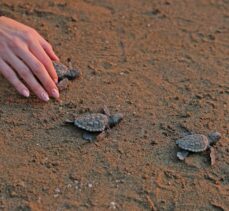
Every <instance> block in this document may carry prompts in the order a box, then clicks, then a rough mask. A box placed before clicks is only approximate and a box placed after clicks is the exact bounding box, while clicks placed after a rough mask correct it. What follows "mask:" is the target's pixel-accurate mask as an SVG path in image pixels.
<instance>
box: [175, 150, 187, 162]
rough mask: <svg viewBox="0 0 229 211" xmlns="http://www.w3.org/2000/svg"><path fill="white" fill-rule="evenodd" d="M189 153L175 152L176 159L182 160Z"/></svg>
mask: <svg viewBox="0 0 229 211" xmlns="http://www.w3.org/2000/svg"><path fill="white" fill-rule="evenodd" d="M188 154H189V152H188V151H186V150H182V151H180V152H177V157H178V159H179V160H184V159H185V158H186V157H187V156H188Z"/></svg>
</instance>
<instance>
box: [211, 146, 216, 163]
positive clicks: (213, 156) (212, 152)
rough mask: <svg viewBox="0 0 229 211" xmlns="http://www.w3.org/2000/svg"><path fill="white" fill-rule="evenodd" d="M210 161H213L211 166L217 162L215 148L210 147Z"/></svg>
mask: <svg viewBox="0 0 229 211" xmlns="http://www.w3.org/2000/svg"><path fill="white" fill-rule="evenodd" d="M210 159H211V165H212V166H213V165H214V164H215V160H216V155H215V149H214V148H213V147H210Z"/></svg>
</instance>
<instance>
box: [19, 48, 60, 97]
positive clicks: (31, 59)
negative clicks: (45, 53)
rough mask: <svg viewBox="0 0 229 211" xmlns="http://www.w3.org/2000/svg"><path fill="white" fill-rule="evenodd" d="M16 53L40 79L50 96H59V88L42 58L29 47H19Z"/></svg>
mask: <svg viewBox="0 0 229 211" xmlns="http://www.w3.org/2000/svg"><path fill="white" fill-rule="evenodd" d="M16 53H17V56H18V57H19V58H20V59H22V60H23V62H24V63H25V64H26V65H27V66H28V67H29V68H30V70H31V71H32V73H33V74H34V75H35V76H36V77H37V78H38V79H39V81H40V83H41V84H42V85H43V87H44V88H45V90H46V91H47V92H48V94H49V96H52V97H54V98H59V91H58V88H57V86H56V84H55V83H54V81H53V80H52V78H51V77H50V75H49V73H48V72H47V70H46V69H45V66H44V65H43V64H42V63H41V62H40V60H39V59H38V58H37V57H36V56H35V55H34V54H33V53H31V52H30V50H29V49H27V48H21V49H18V50H17V52H16Z"/></svg>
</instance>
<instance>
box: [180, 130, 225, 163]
mask: <svg viewBox="0 0 229 211" xmlns="http://www.w3.org/2000/svg"><path fill="white" fill-rule="evenodd" d="M220 138H221V134H220V133H219V132H213V133H210V134H209V135H208V136H205V135H202V134H192V135H187V136H185V137H183V138H181V139H178V140H177V141H176V144H177V145H178V147H179V148H181V149H182V150H181V151H179V152H177V157H178V158H179V159H180V160H184V159H185V158H186V157H187V156H188V154H189V152H193V153H197V152H203V151H205V150H207V149H210V158H211V165H214V163H215V150H214V149H213V147H212V145H214V144H215V143H216V142H218V141H219V140H220Z"/></svg>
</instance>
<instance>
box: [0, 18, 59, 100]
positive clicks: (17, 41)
mask: <svg viewBox="0 0 229 211" xmlns="http://www.w3.org/2000/svg"><path fill="white" fill-rule="evenodd" d="M58 60H59V59H58V57H57V56H56V54H55V53H54V51H53V49H52V46H51V45H50V44H49V43H48V42H47V41H46V40H45V39H44V38H43V37H42V36H41V35H40V34H39V33H38V32H37V31H36V30H34V29H33V28H30V27H29V26H26V25H24V24H21V23H19V22H17V21H15V20H13V19H10V18H7V17H4V16H0V73H1V74H2V75H3V76H4V77H5V78H6V79H7V80H8V81H9V82H10V83H11V84H12V86H14V87H15V89H16V90H17V91H18V93H19V94H21V95H22V96H24V97H29V96H30V94H31V93H30V92H33V93H34V94H35V95H36V96H37V97H38V98H39V99H41V100H43V101H46V102H47V101H48V100H49V98H50V97H54V98H56V99H58V98H59V91H58V88H57V86H56V83H57V81H58V77H57V74H56V71H55V69H54V67H53V64H52V61H58Z"/></svg>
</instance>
